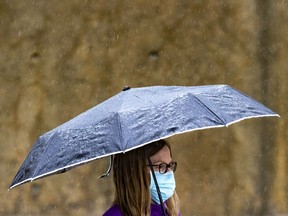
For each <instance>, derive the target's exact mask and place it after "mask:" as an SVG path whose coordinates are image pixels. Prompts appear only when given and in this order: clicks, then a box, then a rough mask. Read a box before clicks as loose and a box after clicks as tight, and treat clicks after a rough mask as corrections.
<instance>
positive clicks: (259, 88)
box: [0, 0, 288, 216]
mask: <svg viewBox="0 0 288 216" xmlns="http://www.w3.org/2000/svg"><path fill="white" fill-rule="evenodd" d="M287 11H288V1H285V0H241V1H235V0H218V1H214V0H183V1H177V0H167V1H163V0H153V1H151V0H134V1H129V0H119V1H116V0H94V1H93V0H63V1H58V0H57V1H56V0H49V1H45V0H26V1H23V0H1V1H0V41H1V42H0V50H1V52H0V122H1V124H0V137H1V139H0V150H1V151H0V175H1V178H0V196H1V199H0V215H11V216H16V215H17V216H22V215H23V216H24V215H25V216H27V215H31V216H34V215H43V216H46V215H47V216H50V215H53V216H57V215H75V216H80V215H81V216H82V215H102V213H103V212H104V211H105V210H106V209H107V208H108V207H109V206H110V204H111V202H112V201H113V198H114V188H113V184H112V176H110V177H108V178H105V179H99V178H98V176H100V175H101V174H102V173H103V172H105V171H106V169H107V166H108V159H101V160H97V161H94V162H91V163H89V164H87V165H84V166H81V167H78V168H75V169H73V170H71V171H69V172H67V173H65V174H62V175H55V176H50V177H48V178H45V179H41V180H38V181H35V182H33V183H27V184H25V185H22V186H20V187H16V188H15V189H12V190H11V191H8V187H9V185H10V183H11V181H12V179H13V178H14V176H15V174H16V172H17V170H18V169H19V167H20V165H21V164H22V162H23V161H24V159H25V157H26V155H27V154H28V152H29V150H30V148H31V147H32V145H33V143H34V141H35V140H36V139H37V138H38V136H40V135H41V134H42V133H44V132H47V131H49V130H51V129H53V128H54V127H56V126H58V125H60V124H62V123H64V122H65V121H67V120H69V119H70V118H72V117H74V116H76V115H78V114H80V113H81V112H83V111H85V110H87V109H89V108H91V107H92V106H95V105H96V104H98V103H100V102H102V101H103V100H105V99H107V98H109V97H111V96H113V95H114V94H117V93H118V92H120V91H121V90H122V88H123V87H124V86H126V85H129V86H131V87H139V86H151V85H206V84H228V85H231V86H232V87H235V88H237V89H238V90H240V91H242V92H244V93H246V94H248V95H250V96H252V97H253V98H255V99H257V100H259V101H260V102H262V103H263V104H265V105H266V106H268V107H270V108H271V109H272V110H274V111H275V112H277V113H279V114H280V115H281V118H261V119H250V120H245V121H242V122H240V123H237V124H234V125H231V126H229V127H228V128H218V129H211V130H203V131H198V132H192V133H187V134H182V135H178V136H175V137H172V138H170V139H169V140H170V141H171V142H172V149H173V154H174V155H173V156H174V159H175V160H177V161H178V170H177V172H176V180H177V192H178V195H179V197H180V201H181V212H182V215H187V216H188V215H189V216H191V215H197V216H198V215H200V216H201V215H204V216H214V215H219V216H229V215H231V216H243V215H247V216H250V215H253V216H254V215H282V216H284V215H288V181H287V177H288V146H287V138H288V131H287V128H288V115H287V111H288V108H287V95H288V88H287V83H288V77H287V69H288V61H287V59H288V25H287V23H288V13H287Z"/></svg>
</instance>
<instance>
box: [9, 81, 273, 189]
mask: <svg viewBox="0 0 288 216" xmlns="http://www.w3.org/2000/svg"><path fill="white" fill-rule="evenodd" d="M265 116H278V115H277V114H276V113H274V112H273V111H271V110H270V109H268V108H267V107H265V106H264V105H262V104H261V103H259V102H257V101H255V100H254V99H252V98H250V97H248V96H246V95H244V94H243V93H241V92H239V91H237V90H235V89H233V88H231V87H230V86H227V85H207V86H194V87H185V86H151V87H143V88H129V87H127V88H125V89H123V91H122V92H120V93H119V94H117V95H115V96H113V97H111V98H110V99H108V100H106V101H104V102H102V103H100V104H99V105H97V106H95V107H93V108H91V109H89V110H87V111H86V112H84V113H82V114H80V115H78V116H76V117H75V118H73V119H71V120H70V121H68V122H66V123H64V124H62V125H60V126H59V127H57V128H55V129H53V130H51V131H49V132H47V133H45V134H43V135H42V136H40V137H39V138H38V140H37V141H36V142H35V144H34V146H33V147H32V149H31V151H30V153H29V154H28V156H27V158H26V159H25V161H24V162H23V164H22V166H21V167H20V169H19V171H18V173H17V174H16V176H15V178H14V180H13V181H12V184H11V186H10V189H11V188H13V187H16V186H18V185H20V184H23V183H26V182H29V181H33V180H36V179H39V178H42V177H45V176H48V175H51V174H56V173H62V172H65V171H67V170H69V169H71V168H73V167H76V166H79V165H82V164H85V163H88V162H90V161H92V160H95V159H99V158H102V157H105V156H111V155H114V154H117V153H123V152H127V151H130V150H132V149H135V148H138V147H140V146H143V145H146V144H148V143H150V142H152V141H156V140H160V139H164V138H167V137H170V136H172V135H175V134H179V133H184V132H188V131H193V130H199V129H206V128H215V127H223V126H228V125H230V124H232V123H235V122H238V121H240V120H243V119H248V118H254V117H265Z"/></svg>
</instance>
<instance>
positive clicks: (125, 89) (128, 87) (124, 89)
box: [122, 86, 130, 91]
mask: <svg viewBox="0 0 288 216" xmlns="http://www.w3.org/2000/svg"><path fill="white" fill-rule="evenodd" d="M129 89H130V86H125V87H124V88H123V90H122V91H127V90H129Z"/></svg>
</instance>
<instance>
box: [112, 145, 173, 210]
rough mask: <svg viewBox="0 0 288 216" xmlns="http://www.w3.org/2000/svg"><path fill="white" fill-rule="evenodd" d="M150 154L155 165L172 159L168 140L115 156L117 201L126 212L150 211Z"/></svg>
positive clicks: (114, 169) (114, 170)
mask: <svg viewBox="0 0 288 216" xmlns="http://www.w3.org/2000/svg"><path fill="white" fill-rule="evenodd" d="M160 150H161V151H160ZM162 151H163V154H161V152H162ZM159 152H160V153H159ZM147 158H151V161H152V164H154V163H155V164H156V165H157V164H159V163H161V162H164V163H170V161H171V160H172V154H171V148H170V145H169V143H168V142H167V141H165V140H159V141H156V142H153V143H150V144H148V145H145V146H143V147H140V148H137V149H135V150H132V151H129V152H126V153H125V154H117V155H115V156H114V163H113V173H114V184H115V189H116V197H115V202H116V203H117V204H118V206H119V207H120V209H121V211H122V212H123V214H124V215H149V210H150V204H151V196H150V182H151V179H150V173H149V172H150V171H149V167H148V166H147V165H148V160H147ZM163 160H165V161H163ZM168 160H169V161H168ZM175 196H176V194H175ZM168 203H169V201H167V204H168ZM170 215H172V214H170Z"/></svg>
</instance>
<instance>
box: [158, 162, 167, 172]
mask: <svg viewBox="0 0 288 216" xmlns="http://www.w3.org/2000/svg"><path fill="white" fill-rule="evenodd" d="M158 167H159V173H161V174H164V173H166V172H167V164H166V163H161V164H159V165H158Z"/></svg>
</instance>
